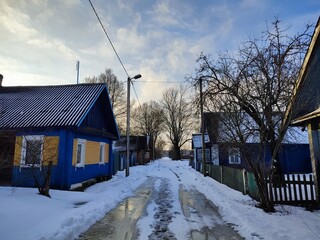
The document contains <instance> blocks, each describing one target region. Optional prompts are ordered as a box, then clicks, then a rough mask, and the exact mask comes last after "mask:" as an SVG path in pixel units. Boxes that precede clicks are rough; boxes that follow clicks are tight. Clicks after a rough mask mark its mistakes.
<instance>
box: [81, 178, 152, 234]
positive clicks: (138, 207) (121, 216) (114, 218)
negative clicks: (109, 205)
mask: <svg viewBox="0 0 320 240" xmlns="http://www.w3.org/2000/svg"><path fill="white" fill-rule="evenodd" d="M152 186H153V181H149V183H148V184H144V185H143V187H141V188H139V189H138V190H137V191H136V194H135V196H133V197H130V198H127V199H125V200H124V201H123V202H122V203H120V204H119V205H118V206H117V207H115V208H114V209H112V210H111V211H110V212H109V213H107V214H106V215H105V217H103V218H102V219H101V220H100V221H98V222H97V223H96V224H94V225H93V226H92V227H91V228H90V229H89V230H88V231H87V232H85V233H84V234H82V235H81V236H80V237H79V239H81V240H84V239H86V240H100V239H112V240H114V239H117V240H122V239H123V240H124V239H126V240H127V239H136V238H137V236H138V232H137V230H136V223H137V221H138V219H139V218H140V217H141V216H142V215H143V214H144V212H145V206H146V202H147V201H148V200H149V198H150V195H151V190H152Z"/></svg>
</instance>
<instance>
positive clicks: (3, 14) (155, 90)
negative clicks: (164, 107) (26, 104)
mask: <svg viewBox="0 0 320 240" xmlns="http://www.w3.org/2000/svg"><path fill="white" fill-rule="evenodd" d="M92 3H93V5H94V7H95V9H96V11H97V13H98V15H99V17H100V19H101V21H102V23H103V25H104V26H105V29H106V30H107V32H108V35H109V37H110V39H111V41H112V42H113V45H114V47H115V49H116V50H117V52H118V54H119V56H120V58H121V61H122V63H123V65H124V66H125V68H126V70H127V72H128V74H129V76H130V77H133V76H135V75H136V74H141V75H142V78H141V79H138V80H139V81H140V82H138V80H137V81H136V83H135V84H134V86H135V90H136V93H137V94H136V95H137V96H136V95H135V94H132V96H133V98H138V100H139V102H141V103H142V102H146V101H150V100H156V101H157V100H159V99H160V98H161V95H162V92H163V91H164V89H166V88H168V87H177V85H179V84H180V83H185V77H186V76H188V75H190V74H193V73H194V69H195V68H196V66H197V65H196V59H197V57H198V56H199V55H200V53H201V52H204V53H210V54H218V53H223V52H226V51H228V52H233V51H235V50H236V49H237V47H238V46H239V43H240V42H241V41H244V40H245V39H247V38H248V37H249V36H259V35H260V34H261V32H262V31H263V30H265V29H266V23H270V22H271V21H272V20H273V19H274V17H275V16H279V18H280V20H282V21H283V26H284V27H288V26H291V28H290V30H289V31H292V32H293V33H296V32H299V31H301V29H302V28H303V26H304V25H305V24H306V23H308V22H310V23H316V21H317V19H318V17H319V13H320V1H318V0H305V1H300V0H282V1H279V0H238V1H237V0H197V1H195V0H193V1H192V0H186V1H182V0H155V1H147V0H131V1H124V0H114V1H103V0H92ZM0 38H1V40H0V42H1V47H0V73H1V74H2V75H3V76H4V80H3V85H4V86H16V85H56V84H76V81H77V80H76V79H77V73H76V61H80V77H79V78H80V82H83V80H84V78H85V77H89V76H96V75H98V74H100V73H101V72H103V71H104V70H105V69H106V68H110V69H112V70H113V72H114V73H115V75H116V76H117V77H118V79H119V80H120V81H123V82H126V79H127V75H126V73H125V71H124V69H123V68H122V66H121V65H120V63H119V61H118V59H117V57H116V55H115V53H114V51H113V49H112V47H111V45H110V43H109V41H108V39H107V37H106V36H105V35H104V32H103V30H102V28H101V26H100V25H99V22H98V20H97V18H96V16H95V14H94V12H93V10H92V8H91V6H90V3H89V1H88V0H55V1H53V0H15V1H12V0H1V1H0Z"/></svg>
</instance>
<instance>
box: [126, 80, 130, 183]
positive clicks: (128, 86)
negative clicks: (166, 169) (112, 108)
mask: <svg viewBox="0 0 320 240" xmlns="http://www.w3.org/2000/svg"><path fill="white" fill-rule="evenodd" d="M130 81H131V79H130V78H129V77H128V80H127V161H126V177H128V176H129V167H130Z"/></svg>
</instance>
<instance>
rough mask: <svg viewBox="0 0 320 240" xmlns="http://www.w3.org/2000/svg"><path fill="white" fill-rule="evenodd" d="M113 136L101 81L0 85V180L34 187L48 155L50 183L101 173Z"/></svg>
mask: <svg viewBox="0 0 320 240" xmlns="http://www.w3.org/2000/svg"><path fill="white" fill-rule="evenodd" d="M117 139H119V133H118V129H117V125H116V121H115V118H114V115H113V111H112V108H111V104H110V99H109V94H108V90H107V87H106V85H105V84H80V85H63V86H26V87H0V144H1V145H0V183H7V184H10V185H13V186H22V187H33V186H35V179H34V177H33V174H39V175H40V174H41V173H42V171H43V170H44V168H45V166H47V165H48V162H50V161H51V162H52V174H51V187H52V188H55V189H73V188H75V187H79V186H81V184H82V183H84V182H86V181H89V180H92V179H97V178H106V177H108V176H111V174H112V169H113V154H112V141H113V140H117ZM1 166H2V167H1Z"/></svg>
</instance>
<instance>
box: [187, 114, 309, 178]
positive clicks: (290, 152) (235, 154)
mask: <svg viewBox="0 0 320 240" xmlns="http://www.w3.org/2000/svg"><path fill="white" fill-rule="evenodd" d="M221 114H222V113H217V112H210V113H204V125H205V131H206V133H207V135H208V136H209V140H207V141H206V162H207V163H210V164H214V165H221V166H227V167H232V168H238V169H246V170H248V171H250V170H251V169H250V167H249V166H248V164H247V163H246V162H245V161H244V160H243V157H242V155H243V153H242V152H241V150H240V148H239V147H238V146H237V144H236V143H232V142H226V141H225V140H224V138H221V135H223V129H222V127H221V124H220V118H221ZM194 136H195V135H194ZM289 140H290V143H289ZM193 146H194V149H195V151H196V152H198V151H200V150H201V151H202V149H200V147H201V148H202V145H201V144H200V146H199V147H198V148H196V146H197V145H196V141H195V138H193ZM259 147H260V144H258V143H257V142H256V141H252V142H250V141H248V142H247V143H246V145H245V148H246V151H248V152H250V154H251V156H252V157H253V158H254V157H255V156H258V154H259V151H260V150H259ZM278 158H279V161H280V164H281V167H282V170H283V172H284V173H310V172H311V171H312V170H311V162H310V151H309V144H308V143H307V139H305V138H299V139H297V138H296V139H288V141H287V143H283V144H282V145H281V148H280V151H279V155H278ZM201 164H202V157H201V154H199V153H198V154H196V153H195V163H194V165H195V166H198V165H201ZM264 164H265V166H266V167H271V151H270V149H269V146H265V147H264ZM198 168H199V167H198Z"/></svg>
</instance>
